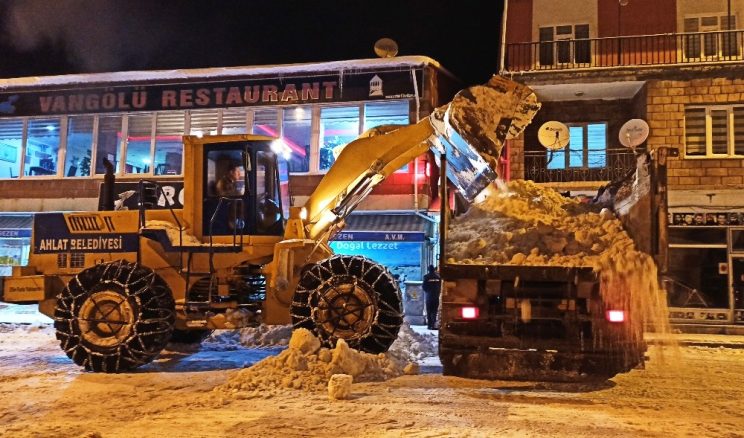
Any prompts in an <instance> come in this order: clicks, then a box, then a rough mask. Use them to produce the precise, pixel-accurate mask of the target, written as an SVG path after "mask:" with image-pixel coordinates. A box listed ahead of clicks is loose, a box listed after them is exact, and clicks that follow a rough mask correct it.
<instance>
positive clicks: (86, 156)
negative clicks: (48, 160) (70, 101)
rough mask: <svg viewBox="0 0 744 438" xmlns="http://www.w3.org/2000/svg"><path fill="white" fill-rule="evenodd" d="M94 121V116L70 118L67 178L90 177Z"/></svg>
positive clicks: (66, 166)
mask: <svg viewBox="0 0 744 438" xmlns="http://www.w3.org/2000/svg"><path fill="white" fill-rule="evenodd" d="M93 120H94V116H70V117H69V118H68V119H67V152H66V153H65V169H64V175H65V176H90V165H91V162H90V160H91V158H92V152H93Z"/></svg>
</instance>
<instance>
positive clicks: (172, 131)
mask: <svg viewBox="0 0 744 438" xmlns="http://www.w3.org/2000/svg"><path fill="white" fill-rule="evenodd" d="M185 115H186V114H185V113H184V112H182V111H176V112H169V113H162V114H158V119H157V122H156V127H155V175H179V174H180V173H181V161H182V156H183V141H182V139H181V136H182V135H183V132H184V129H185Z"/></svg>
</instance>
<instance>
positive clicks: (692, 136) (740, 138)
mask: <svg viewBox="0 0 744 438" xmlns="http://www.w3.org/2000/svg"><path fill="white" fill-rule="evenodd" d="M685 156H686V157H689V158H696V157H699V158H706V157H709V158H721V157H742V156H744V105H715V106H702V107H688V108H685Z"/></svg>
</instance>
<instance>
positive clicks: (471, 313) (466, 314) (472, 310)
mask: <svg viewBox="0 0 744 438" xmlns="http://www.w3.org/2000/svg"><path fill="white" fill-rule="evenodd" d="M479 313H480V311H479V310H478V308H477V307H461V308H460V316H462V319H475V318H477V317H478V314H479Z"/></svg>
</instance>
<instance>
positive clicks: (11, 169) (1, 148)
mask: <svg viewBox="0 0 744 438" xmlns="http://www.w3.org/2000/svg"><path fill="white" fill-rule="evenodd" d="M22 140H23V120H20V119H4V120H3V119H0V178H18V176H19V175H20V173H21V151H23V144H22Z"/></svg>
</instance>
